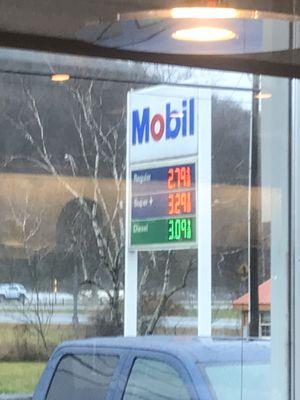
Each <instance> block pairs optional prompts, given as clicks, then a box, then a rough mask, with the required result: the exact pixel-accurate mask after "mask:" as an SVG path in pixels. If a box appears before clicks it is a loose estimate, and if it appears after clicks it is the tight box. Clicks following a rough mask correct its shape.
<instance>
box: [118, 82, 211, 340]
mask: <svg viewBox="0 0 300 400" xmlns="http://www.w3.org/2000/svg"><path fill="white" fill-rule="evenodd" d="M127 115H128V122H127V182H126V245H125V252H126V254H125V298H124V307H125V310H124V334H125V336H135V335H136V332H137V301H138V293H137V292H138V290H137V281H138V279H137V276H138V251H158V250H176V249H177V250H178V249H192V248H198V333H199V334H202V335H204V334H205V335H210V333H211V95H210V92H209V91H208V90H204V89H193V88H186V87H180V88H178V87H172V86H159V87H154V88H150V89H143V90H139V91H135V92H130V93H129V94H128V114H127Z"/></svg>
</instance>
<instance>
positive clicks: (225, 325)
mask: <svg viewBox="0 0 300 400" xmlns="http://www.w3.org/2000/svg"><path fill="white" fill-rule="evenodd" d="M45 317H47V314H45ZM78 318H79V322H80V323H81V324H87V323H88V322H89V315H88V314H80V313H79V315H78ZM28 320H30V321H34V320H36V316H35V314H34V313H28V314H27V318H26V317H25V316H24V315H22V313H20V312H3V311H2V312H1V311H0V323H9V324H22V323H26V321H27V322H28ZM51 324H53V325H68V324H72V313H54V314H53V316H52V318H51ZM159 326H160V327H167V328H195V327H197V318H195V317H175V316H174V317H165V318H162V319H161V321H160V322H159ZM212 327H213V328H214V329H239V328H240V327H241V321H239V320H236V319H229V318H220V319H218V320H215V321H213V323H212Z"/></svg>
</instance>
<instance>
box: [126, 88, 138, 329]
mask: <svg viewBox="0 0 300 400" xmlns="http://www.w3.org/2000/svg"><path fill="white" fill-rule="evenodd" d="M130 126H131V114H130V93H128V96H127V147H126V221H125V222H126V223H125V282H124V285H125V288H124V289H125V290H124V336H136V335H137V303H138V293H137V283H138V282H137V281H138V253H137V252H136V251H129V244H130V237H129V235H130V229H129V228H130V227H129V219H130V215H129V213H130V201H131V199H130V192H131V176H130V140H131V136H130Z"/></svg>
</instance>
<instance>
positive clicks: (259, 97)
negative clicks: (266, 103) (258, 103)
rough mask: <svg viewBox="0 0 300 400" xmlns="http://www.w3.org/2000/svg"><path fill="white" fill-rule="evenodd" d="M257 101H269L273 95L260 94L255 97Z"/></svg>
mask: <svg viewBox="0 0 300 400" xmlns="http://www.w3.org/2000/svg"><path fill="white" fill-rule="evenodd" d="M254 97H255V98H256V99H257V100H267V99H270V98H271V97H272V93H268V92H259V93H257V94H256V95H255V96H254Z"/></svg>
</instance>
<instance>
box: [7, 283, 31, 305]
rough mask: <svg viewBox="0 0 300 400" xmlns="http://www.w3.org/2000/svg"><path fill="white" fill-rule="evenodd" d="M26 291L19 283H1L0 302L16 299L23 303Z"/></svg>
mask: <svg viewBox="0 0 300 400" xmlns="http://www.w3.org/2000/svg"><path fill="white" fill-rule="evenodd" d="M26 298H27V291H26V289H25V288H24V286H23V285H21V284H19V283H2V284H0V303H2V302H4V301H9V300H18V301H20V302H22V303H23V304H24V303H25V300H26Z"/></svg>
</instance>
